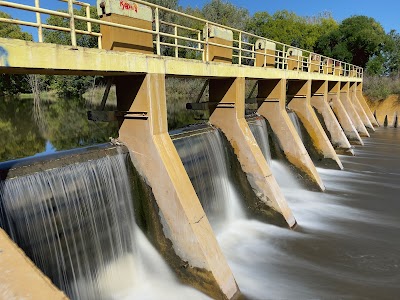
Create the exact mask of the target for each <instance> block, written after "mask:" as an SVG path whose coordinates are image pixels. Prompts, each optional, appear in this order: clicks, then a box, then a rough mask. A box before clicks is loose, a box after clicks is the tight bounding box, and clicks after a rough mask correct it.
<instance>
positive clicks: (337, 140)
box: [311, 81, 354, 155]
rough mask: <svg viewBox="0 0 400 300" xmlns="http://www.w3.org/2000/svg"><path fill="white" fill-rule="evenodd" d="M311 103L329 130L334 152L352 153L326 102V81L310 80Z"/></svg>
mask: <svg viewBox="0 0 400 300" xmlns="http://www.w3.org/2000/svg"><path fill="white" fill-rule="evenodd" d="M311 105H312V106H313V107H314V108H315V109H316V110H317V111H318V113H319V114H320V115H321V116H322V118H323V121H324V123H325V127H326V129H327V131H328V132H329V136H330V140H331V143H332V145H333V146H334V147H335V150H336V152H337V153H342V154H350V155H354V151H353V149H352V148H351V145H350V142H349V141H348V139H347V137H346V135H345V133H344V131H343V129H342V127H341V126H340V124H339V122H338V120H337V119H336V117H335V114H334V112H333V111H332V109H331V107H330V106H329V104H328V82H326V81H312V86H311Z"/></svg>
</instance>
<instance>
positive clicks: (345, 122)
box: [328, 81, 364, 145]
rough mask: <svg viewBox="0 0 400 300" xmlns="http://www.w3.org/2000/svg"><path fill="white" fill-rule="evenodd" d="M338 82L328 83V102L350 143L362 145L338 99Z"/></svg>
mask: <svg viewBox="0 0 400 300" xmlns="http://www.w3.org/2000/svg"><path fill="white" fill-rule="evenodd" d="M339 95H340V83H339V82H337V81H336V82H333V81H332V82H329V83H328V104H329V105H330V106H331V107H332V110H333V112H334V113H335V115H336V118H337V120H338V121H339V124H340V125H341V126H342V128H343V131H344V133H345V135H346V136H347V138H348V140H349V142H350V143H352V144H357V145H364V142H363V141H362V139H361V137H360V135H359V133H358V131H357V130H356V128H355V127H354V124H353V122H352V121H351V119H350V117H349V115H348V114H347V112H346V109H345V108H344V106H343V104H342V102H341V101H340V96H339Z"/></svg>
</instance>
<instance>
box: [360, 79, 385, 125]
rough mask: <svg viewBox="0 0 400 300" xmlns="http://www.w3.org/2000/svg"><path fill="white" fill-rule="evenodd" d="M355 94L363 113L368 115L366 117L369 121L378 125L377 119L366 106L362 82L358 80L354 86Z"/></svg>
mask: <svg viewBox="0 0 400 300" xmlns="http://www.w3.org/2000/svg"><path fill="white" fill-rule="evenodd" d="M356 96H357V99H358V101H359V102H360V104H361V106H362V107H363V109H364V111H365V113H366V114H367V116H368V119H369V120H370V121H371V123H372V125H374V126H375V127H378V126H379V123H378V121H377V120H376V119H375V117H374V114H373V113H372V111H371V109H370V108H369V106H368V103H367V101H366V100H365V98H364V95H363V93H362V82H358V83H357V86H356Z"/></svg>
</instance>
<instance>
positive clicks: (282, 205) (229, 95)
mask: <svg viewBox="0 0 400 300" xmlns="http://www.w3.org/2000/svg"><path fill="white" fill-rule="evenodd" d="M209 85H210V92H209V94H210V103H209V105H210V123H211V124H213V125H215V126H216V127H218V128H220V129H221V130H222V132H223V133H224V134H225V136H226V137H227V139H228V141H229V142H230V143H231V145H232V147H233V149H234V152H235V154H236V155H237V157H238V160H239V162H240V165H241V167H242V169H243V171H244V172H245V173H246V176H247V179H248V180H249V183H250V185H251V186H252V188H253V190H254V191H255V192H256V195H257V197H258V198H259V199H260V201H262V202H263V203H265V204H266V205H268V206H269V207H271V208H272V209H274V210H275V211H276V212H278V213H279V214H281V215H282V216H283V217H284V219H285V221H286V222H287V224H288V225H289V226H290V227H293V226H294V225H295V224H296V220H295V218H294V216H293V213H292V211H291V210H290V208H289V206H288V204H287V202H286V199H285V198H284V196H283V193H282V192H281V190H280V188H279V186H278V183H277V182H276V180H275V178H274V176H273V175H272V172H271V170H270V168H269V166H268V163H267V161H266V159H265V158H264V156H263V154H262V152H261V150H260V148H259V146H258V144H257V142H256V140H255V138H254V136H253V134H252V133H251V131H250V128H249V126H248V124H247V121H246V119H245V113H244V105H245V80H244V78H227V79H210V83H209Z"/></svg>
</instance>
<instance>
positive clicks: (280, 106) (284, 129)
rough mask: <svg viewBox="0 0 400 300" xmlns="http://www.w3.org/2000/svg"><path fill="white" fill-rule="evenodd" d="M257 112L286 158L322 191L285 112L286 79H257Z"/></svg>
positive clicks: (315, 173)
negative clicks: (275, 138)
mask: <svg viewBox="0 0 400 300" xmlns="http://www.w3.org/2000/svg"><path fill="white" fill-rule="evenodd" d="M257 99H258V103H259V104H258V105H259V108H258V113H259V114H260V115H261V116H263V117H264V118H266V119H267V120H268V122H269V124H270V126H271V128H272V130H273V132H274V133H275V135H276V136H277V138H278V140H279V144H280V146H281V147H282V151H283V152H284V154H285V156H286V158H287V159H288V161H289V162H290V163H292V164H293V165H294V166H295V167H297V168H298V169H299V170H301V171H302V172H304V173H305V174H307V175H308V176H309V177H310V179H311V180H312V181H313V182H315V183H316V184H317V185H318V187H319V188H320V189H321V190H322V191H324V190H325V186H324V184H323V182H322V180H321V177H320V176H319V174H318V172H317V169H316V168H315V165H314V163H313V162H312V160H311V158H310V156H309V154H308V152H307V149H306V148H305V147H304V145H303V142H302V141H301V138H300V136H299V134H298V133H297V131H296V129H295V128H294V125H293V123H292V121H291V120H290V118H289V115H288V113H287V112H286V80H284V79H272V80H259V81H258V95H257Z"/></svg>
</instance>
